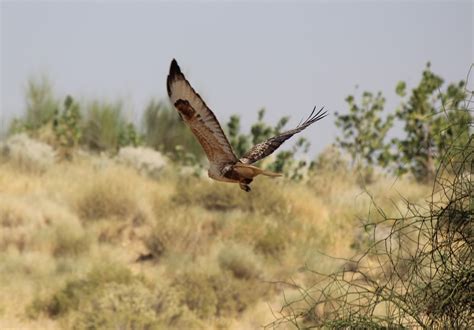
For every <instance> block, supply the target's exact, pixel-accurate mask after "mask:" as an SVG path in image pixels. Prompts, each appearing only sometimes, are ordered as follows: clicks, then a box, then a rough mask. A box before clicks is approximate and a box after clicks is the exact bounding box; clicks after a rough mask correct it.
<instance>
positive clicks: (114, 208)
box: [75, 167, 140, 220]
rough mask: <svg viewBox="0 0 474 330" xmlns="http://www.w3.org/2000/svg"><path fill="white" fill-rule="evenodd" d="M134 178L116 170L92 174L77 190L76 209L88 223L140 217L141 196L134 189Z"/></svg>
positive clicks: (105, 170)
mask: <svg viewBox="0 0 474 330" xmlns="http://www.w3.org/2000/svg"><path fill="white" fill-rule="evenodd" d="M135 176H136V174H134V173H133V172H130V171H126V170H124V169H120V168H113V167H111V168H107V169H104V170H99V171H98V173H95V174H92V176H91V177H89V178H87V181H86V182H85V183H83V184H81V185H80V186H78V187H77V191H76V197H75V199H76V201H75V207H76V210H77V213H78V214H79V216H80V217H81V218H82V219H85V220H97V219H103V218H114V219H119V220H125V219H127V218H130V217H132V216H134V215H137V214H139V213H140V207H139V205H138V197H137V196H136V195H135V193H134V192H135V191H134V189H133V187H132V186H131V182H134V181H135V180H134V179H135Z"/></svg>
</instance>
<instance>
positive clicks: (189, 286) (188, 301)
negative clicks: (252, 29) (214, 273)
mask: <svg viewBox="0 0 474 330" xmlns="http://www.w3.org/2000/svg"><path fill="white" fill-rule="evenodd" d="M173 286H174V287H176V288H177V289H178V290H179V292H180V296H181V303H182V304H185V305H186V306H188V308H189V309H190V310H192V311H193V312H194V313H195V314H196V315H197V316H198V317H200V318H202V319H208V318H211V317H213V316H214V315H215V314H216V310H217V296H216V292H215V291H214V289H213V287H212V285H211V282H210V281H209V275H208V274H205V273H202V272H198V271H191V272H187V273H184V274H181V275H180V276H178V278H177V279H176V280H175V281H174V283H173Z"/></svg>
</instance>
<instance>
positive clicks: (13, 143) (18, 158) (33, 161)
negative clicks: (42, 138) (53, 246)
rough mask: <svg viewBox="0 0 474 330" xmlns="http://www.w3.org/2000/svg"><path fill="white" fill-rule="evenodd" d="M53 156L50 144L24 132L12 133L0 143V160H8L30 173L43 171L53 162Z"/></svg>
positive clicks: (54, 155) (54, 154)
mask: <svg viewBox="0 0 474 330" xmlns="http://www.w3.org/2000/svg"><path fill="white" fill-rule="evenodd" d="M55 157H56V153H55V152H54V150H53V148H52V147H51V146H49V145H47V144H46V143H42V142H39V141H36V140H33V139H31V138H29V137H28V135H27V134H26V133H22V134H17V135H13V136H11V137H10V138H8V140H6V141H5V142H3V143H0V162H10V163H12V164H13V165H14V166H15V167H16V168H18V169H20V170H23V171H26V172H29V173H32V174H38V173H43V172H45V171H46V170H47V169H48V168H49V167H50V166H51V165H53V164H54V162H55Z"/></svg>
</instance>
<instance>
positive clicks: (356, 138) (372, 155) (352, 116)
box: [336, 91, 394, 172]
mask: <svg viewBox="0 0 474 330" xmlns="http://www.w3.org/2000/svg"><path fill="white" fill-rule="evenodd" d="M346 102H347V104H348V105H349V113H348V114H345V115H342V114H339V113H337V112H336V126H337V127H339V128H340V129H341V130H342V138H340V137H338V138H337V143H338V145H339V147H340V148H341V149H343V150H345V151H347V152H348V153H349V155H350V156H351V158H352V165H353V167H354V166H355V167H356V169H358V170H364V172H366V171H369V172H371V171H372V169H373V167H374V166H375V165H380V166H382V167H386V166H387V165H388V164H389V163H390V159H391V155H390V144H389V143H386V142H385V138H386V135H387V132H388V131H389V129H390V128H391V127H392V125H393V119H394V116H393V115H388V116H387V117H386V118H385V119H383V118H382V116H381V113H382V112H383V110H384V106H385V98H384V97H383V96H382V93H381V92H378V93H377V94H376V95H374V94H372V93H370V92H367V91H366V92H364V93H363V94H362V99H361V101H360V104H358V103H357V101H356V99H355V97H354V96H352V95H349V96H348V97H347V98H346Z"/></svg>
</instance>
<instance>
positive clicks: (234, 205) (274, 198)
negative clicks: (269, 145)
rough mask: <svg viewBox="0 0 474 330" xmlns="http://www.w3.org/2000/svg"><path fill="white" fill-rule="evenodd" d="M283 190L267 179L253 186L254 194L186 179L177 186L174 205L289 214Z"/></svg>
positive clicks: (193, 178) (276, 183)
mask: <svg viewBox="0 0 474 330" xmlns="http://www.w3.org/2000/svg"><path fill="white" fill-rule="evenodd" d="M281 180H282V179H281ZM282 190H283V189H282V187H281V186H279V185H278V181H277V180H272V179H270V178H265V177H262V178H260V177H259V178H257V180H255V182H254V183H252V191H251V192H250V193H245V192H244V191H242V190H241V189H240V188H239V187H238V185H237V184H228V183H222V182H213V181H211V180H210V179H207V178H195V177H185V178H181V180H179V181H178V183H177V187H176V194H175V196H174V201H175V202H176V203H177V204H181V205H200V206H202V207H204V208H206V209H208V210H213V211H229V210H233V209H240V210H242V211H248V212H256V211H258V212H261V213H263V214H286V213H288V204H287V202H286V198H285V196H284V194H283V192H282Z"/></svg>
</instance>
